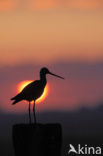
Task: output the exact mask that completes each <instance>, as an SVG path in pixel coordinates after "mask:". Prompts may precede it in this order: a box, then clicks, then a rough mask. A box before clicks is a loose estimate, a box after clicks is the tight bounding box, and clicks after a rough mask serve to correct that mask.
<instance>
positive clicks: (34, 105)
mask: <svg viewBox="0 0 103 156" xmlns="http://www.w3.org/2000/svg"><path fill="white" fill-rule="evenodd" d="M33 115H34V123H36V114H35V101H34V104H33Z"/></svg>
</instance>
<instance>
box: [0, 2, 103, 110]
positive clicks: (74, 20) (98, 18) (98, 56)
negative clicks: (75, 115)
mask: <svg viewBox="0 0 103 156" xmlns="http://www.w3.org/2000/svg"><path fill="white" fill-rule="evenodd" d="M102 62H103V0H0V79H1V81H0V83H1V84H0V86H1V89H2V93H1V95H0V103H1V109H3V110H6V111H7V109H6V108H8V109H9V110H12V111H13V109H15V110H16V109H20V104H18V105H19V106H16V107H18V108H11V105H10V101H9V99H10V98H11V96H14V95H15V94H16V93H17V92H16V88H17V84H18V83H19V82H21V81H22V80H32V79H37V78H38V73H39V70H40V68H41V67H42V66H47V67H48V68H50V69H51V70H52V72H54V73H57V74H59V75H61V76H64V77H66V80H65V81H63V80H58V79H56V78H52V77H49V76H48V77H49V83H50V84H51V89H50V92H51V93H49V95H48V97H47V99H46V101H47V103H48V105H49V106H48V105H47V104H46V105H45V107H44V106H42V104H41V108H43V109H44V110H45V109H51V108H53V109H60V108H61V109H63V108H64V109H66V108H68V109H69V108H71V107H73V108H74V107H75V106H78V105H81V103H88V105H89V103H96V102H100V101H102V100H103V99H102V93H103V89H102V85H101V84H102V83H103V81H102V78H103V72H102V69H103V68H101V67H102ZM88 64H89V65H88ZM76 67H78V68H76ZM83 67H84V69H83ZM92 69H93V70H92ZM79 71H80V73H79V76H78V72H79ZM88 72H89V75H88ZM98 72H99V75H98ZM75 73H76V75H75ZM86 74H87V75H88V76H87V75H86ZM74 75H75V76H74ZM84 75H85V77H84ZM52 79H53V80H52ZM57 80H58V81H57ZM55 82H56V83H55ZM52 86H54V89H55V92H54V91H53V87H52ZM80 86H81V87H80ZM78 87H79V90H78ZM89 87H90V88H89ZM61 88H63V90H61ZM60 90H61V91H60ZM97 90H98V91H97ZM5 93H6V95H5ZM53 93H54V95H53ZM68 95H70V96H68ZM44 103H45V101H44ZM53 103H54V104H53ZM55 103H56V105H55ZM62 103H64V106H63V105H62ZM69 103H71V104H69ZM59 104H60V105H59ZM24 105H25V104H24ZM22 110H23V109H22Z"/></svg>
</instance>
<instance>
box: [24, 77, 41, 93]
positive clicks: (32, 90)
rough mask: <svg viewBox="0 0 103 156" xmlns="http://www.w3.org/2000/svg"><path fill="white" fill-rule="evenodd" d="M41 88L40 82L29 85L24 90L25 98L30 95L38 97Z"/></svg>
mask: <svg viewBox="0 0 103 156" xmlns="http://www.w3.org/2000/svg"><path fill="white" fill-rule="evenodd" d="M40 88H41V83H40V81H39V80H36V81H33V82H31V83H30V84H28V85H27V86H26V87H25V88H24V89H23V90H22V94H23V95H24V96H29V95H32V94H33V95H36V94H37V93H38V92H39V89H40Z"/></svg>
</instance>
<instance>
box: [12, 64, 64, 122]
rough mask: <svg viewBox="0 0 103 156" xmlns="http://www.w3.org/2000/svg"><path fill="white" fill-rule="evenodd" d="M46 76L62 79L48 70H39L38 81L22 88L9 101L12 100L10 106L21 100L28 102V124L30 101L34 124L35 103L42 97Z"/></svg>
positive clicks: (44, 68)
mask: <svg viewBox="0 0 103 156" xmlns="http://www.w3.org/2000/svg"><path fill="white" fill-rule="evenodd" d="M47 74H50V75H53V76H56V77H58V78H61V79H64V78H63V77H61V76H59V75H56V74H53V73H52V72H50V71H49V69H48V68H46V67H43V68H41V69H40V80H35V81H33V82H31V83H30V84H28V85H27V86H26V87H24V89H23V90H22V91H21V92H20V93H19V94H17V95H16V96H14V97H13V98H11V100H13V103H12V105H15V104H16V103H18V102H20V101H22V100H26V101H28V102H29V108H28V111H29V123H31V108H30V104H31V101H33V116H34V123H36V115H35V101H36V100H37V99H38V98H39V97H40V96H41V95H42V93H43V91H44V88H45V86H46V84H47V79H46V75H47Z"/></svg>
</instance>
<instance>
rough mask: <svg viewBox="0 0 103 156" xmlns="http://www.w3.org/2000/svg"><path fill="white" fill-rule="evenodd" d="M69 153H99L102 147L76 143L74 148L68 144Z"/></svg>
mask: <svg viewBox="0 0 103 156" xmlns="http://www.w3.org/2000/svg"><path fill="white" fill-rule="evenodd" d="M71 153H72V154H73V153H74V154H75V155H82V154H83V155H101V154H102V149H101V147H93V146H92V147H89V146H88V145H87V144H85V145H84V146H81V145H80V144H78V145H77V147H76V148H75V147H74V146H73V145H72V144H69V150H68V155H70V154H71Z"/></svg>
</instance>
